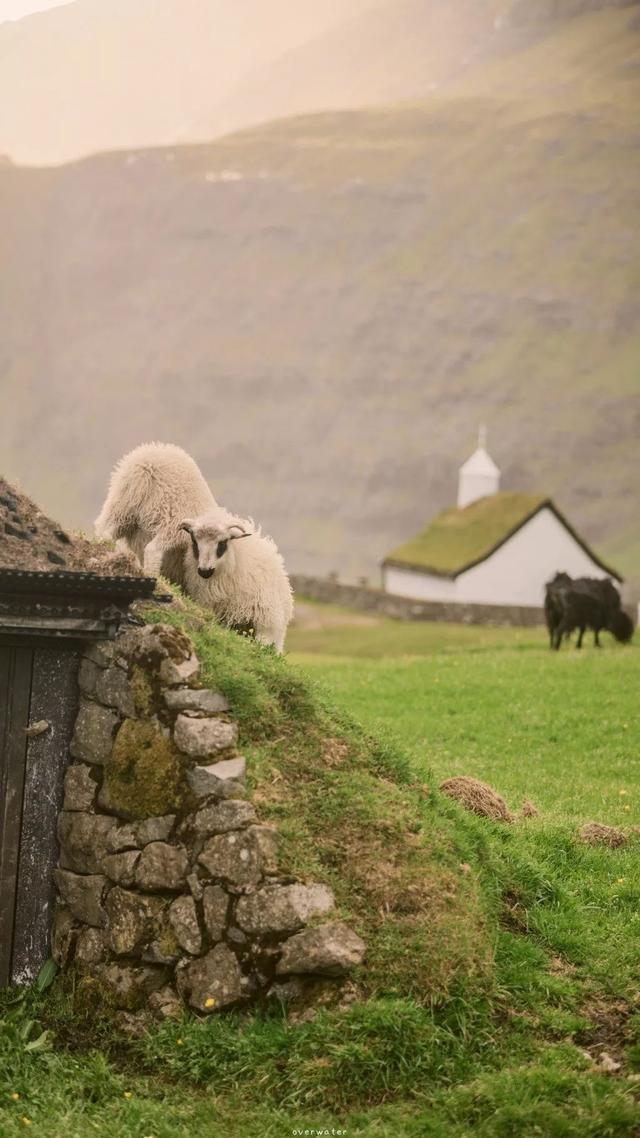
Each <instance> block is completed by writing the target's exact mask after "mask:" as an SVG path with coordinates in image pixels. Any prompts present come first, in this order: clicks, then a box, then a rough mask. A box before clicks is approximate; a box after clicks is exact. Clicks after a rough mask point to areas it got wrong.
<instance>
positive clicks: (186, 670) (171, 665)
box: [160, 655, 200, 687]
mask: <svg viewBox="0 0 640 1138" xmlns="http://www.w3.org/2000/svg"><path fill="white" fill-rule="evenodd" d="M199 675H200V663H199V661H198V657H197V656H195V655H194V656H189V658H188V659H187V660H183V661H182V662H181V663H179V664H177V663H176V662H175V660H169V659H168V660H163V661H162V663H161V665H160V679H161V681H162V683H163V684H166V685H167V687H175V686H177V685H178V684H188V683H196V681H197V679H198V676H199Z"/></svg>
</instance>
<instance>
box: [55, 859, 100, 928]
mask: <svg viewBox="0 0 640 1138" xmlns="http://www.w3.org/2000/svg"><path fill="white" fill-rule="evenodd" d="M54 879H55V883H56V886H57V889H58V892H59V894H60V896H61V898H62V900H63V902H64V904H65V905H66V907H67V908H68V909H69V910H70V912H71V914H72V915H73V916H74V917H75V918H76V920H78V921H83V922H84V924H85V925H93V926H94V927H95V928H104V926H105V925H106V923H107V914H106V911H105V908H104V905H103V903H102V901H103V897H104V894H105V891H106V889H107V887H108V885H109V882H108V881H107V878H106V877H104V875H103V874H91V875H89V876H84V875H80V874H77V873H70V872H69V871H68V870H66V869H56V870H55V872H54Z"/></svg>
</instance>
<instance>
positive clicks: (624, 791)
mask: <svg viewBox="0 0 640 1138" xmlns="http://www.w3.org/2000/svg"><path fill="white" fill-rule="evenodd" d="M628 793H629V791H628V790H619V791H618V794H620V795H623V794H628Z"/></svg>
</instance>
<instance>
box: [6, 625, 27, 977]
mask: <svg viewBox="0 0 640 1138" xmlns="http://www.w3.org/2000/svg"><path fill="white" fill-rule="evenodd" d="M32 666H33V650H32V649H31V648H29V647H24V648H23V647H20V648H15V647H6V646H3V645H0V985H2V984H7V983H9V980H10V975H11V954H12V947H13V928H14V919H15V907H16V889H17V874H18V857H19V848H20V829H21V824H22V800H23V789H24V775H25V763H26V753H27V736H26V735H25V728H26V726H27V724H28V720H29V701H30V697H31V673H32Z"/></svg>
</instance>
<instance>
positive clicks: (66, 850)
mask: <svg viewBox="0 0 640 1138" xmlns="http://www.w3.org/2000/svg"><path fill="white" fill-rule="evenodd" d="M116 826H117V822H116V820H115V818H108V817H107V816H106V815H104V814H84V813H75V812H73V811H66V810H63V811H62V812H61V813H60V814H59V815H58V841H59V842H60V865H61V866H62V868H63V869H72V870H74V872H75V873H101V872H102V862H103V859H104V858H105V856H106V854H107V850H108V842H109V838H110V835H111V833H112V832H113V830H114V829H115V827H116Z"/></svg>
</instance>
